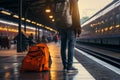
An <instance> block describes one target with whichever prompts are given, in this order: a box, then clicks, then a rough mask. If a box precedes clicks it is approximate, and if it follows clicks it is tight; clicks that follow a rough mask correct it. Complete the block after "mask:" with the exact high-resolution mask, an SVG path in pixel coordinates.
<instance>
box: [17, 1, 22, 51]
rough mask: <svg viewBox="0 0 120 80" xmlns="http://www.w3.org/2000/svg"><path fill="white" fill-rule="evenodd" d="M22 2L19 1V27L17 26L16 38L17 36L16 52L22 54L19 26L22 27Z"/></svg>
mask: <svg viewBox="0 0 120 80" xmlns="http://www.w3.org/2000/svg"><path fill="white" fill-rule="evenodd" d="M21 18H22V0H19V26H18V36H17V38H18V39H17V52H22V34H21V26H22V21H21Z"/></svg>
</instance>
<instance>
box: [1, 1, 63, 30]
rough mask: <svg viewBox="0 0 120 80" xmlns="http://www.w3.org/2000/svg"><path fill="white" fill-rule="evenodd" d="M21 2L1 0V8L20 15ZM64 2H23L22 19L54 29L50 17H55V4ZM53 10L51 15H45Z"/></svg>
mask: <svg viewBox="0 0 120 80" xmlns="http://www.w3.org/2000/svg"><path fill="white" fill-rule="evenodd" d="M19 1H20V0H0V8H3V9H6V10H9V11H11V12H12V13H14V14H16V15H18V14H19V3H20V2H19ZM59 1H64V0H22V17H25V15H27V16H26V18H27V19H29V20H32V21H35V22H37V23H41V24H43V25H47V26H52V28H54V22H52V21H51V20H50V18H49V17H48V15H53V13H54V8H55V2H59ZM48 7H49V8H50V9H51V13H49V14H47V13H45V9H46V8H48Z"/></svg>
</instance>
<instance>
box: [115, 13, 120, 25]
mask: <svg viewBox="0 0 120 80" xmlns="http://www.w3.org/2000/svg"><path fill="white" fill-rule="evenodd" d="M115 22H116V27H119V24H120V15H119V14H117V15H116V18H115Z"/></svg>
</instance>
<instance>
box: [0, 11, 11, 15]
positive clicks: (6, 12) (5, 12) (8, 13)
mask: <svg viewBox="0 0 120 80" xmlns="http://www.w3.org/2000/svg"><path fill="white" fill-rule="evenodd" d="M1 13H2V14H6V15H11V13H10V12H8V11H1Z"/></svg>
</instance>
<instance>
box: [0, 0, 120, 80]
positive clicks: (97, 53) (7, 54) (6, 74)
mask: <svg viewBox="0 0 120 80" xmlns="http://www.w3.org/2000/svg"><path fill="white" fill-rule="evenodd" d="M65 1H68V2H69V1H70V0H11V1H10V0H0V80H120V0H112V1H111V2H110V3H109V4H107V5H106V6H105V7H103V8H102V9H100V10H99V11H98V12H96V13H95V14H93V15H92V16H91V17H89V18H87V19H86V20H85V21H84V22H80V21H81V19H80V21H79V23H80V25H81V28H80V29H81V32H80V33H81V34H80V36H75V38H76V40H75V41H76V42H75V47H74V57H73V67H75V68H76V69H77V71H76V72H67V71H66V70H64V66H63V64H62V58H61V35H60V32H59V29H58V26H56V19H55V16H56V14H57V13H59V12H56V11H57V9H58V7H59V5H61V4H63V3H64V4H66V3H65ZM71 1H72V0H71ZM73 1H74V0H73ZM75 1H80V0H75ZM77 5H79V4H77ZM88 7H89V6H88ZM62 13H64V12H62ZM63 21H64V20H63ZM66 30H67V29H66ZM78 33H79V32H78ZM31 37H32V39H33V40H32V44H30V43H29V40H28V41H26V40H25V39H30V38H31ZM56 37H57V39H56ZM40 43H44V44H46V45H47V47H48V51H49V54H50V59H51V64H50V66H49V67H50V69H49V70H48V71H23V72H22V71H21V67H22V64H23V61H24V59H25V58H26V56H27V55H28V54H29V53H30V47H31V46H34V44H35V45H36V44H40ZM67 48H68V46H67ZM66 52H69V51H68V49H67V50H66ZM67 55H68V54H67ZM29 67H31V66H29Z"/></svg>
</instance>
